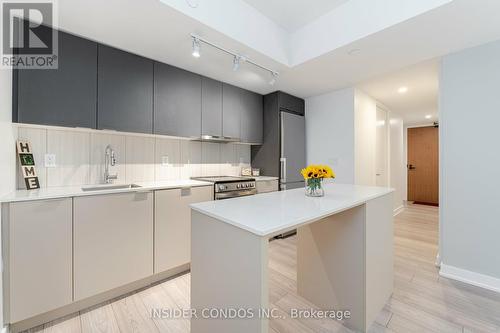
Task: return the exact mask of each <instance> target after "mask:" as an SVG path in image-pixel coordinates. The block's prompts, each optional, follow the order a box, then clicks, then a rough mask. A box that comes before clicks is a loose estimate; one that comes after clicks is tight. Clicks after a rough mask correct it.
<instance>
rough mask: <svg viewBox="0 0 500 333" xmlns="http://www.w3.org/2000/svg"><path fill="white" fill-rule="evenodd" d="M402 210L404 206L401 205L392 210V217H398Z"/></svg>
mask: <svg viewBox="0 0 500 333" xmlns="http://www.w3.org/2000/svg"><path fill="white" fill-rule="evenodd" d="M404 209H405V206H404V205H401V206H399V207H398V208H396V209H394V216H397V215H399V214H400V213H401V212H402V211H403V210H404Z"/></svg>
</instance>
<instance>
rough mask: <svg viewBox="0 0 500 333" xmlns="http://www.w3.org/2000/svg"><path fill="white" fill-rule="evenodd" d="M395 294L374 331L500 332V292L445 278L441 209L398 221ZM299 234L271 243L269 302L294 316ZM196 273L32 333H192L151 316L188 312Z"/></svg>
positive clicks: (317, 324)
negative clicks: (440, 261)
mask: <svg viewBox="0 0 500 333" xmlns="http://www.w3.org/2000/svg"><path fill="white" fill-rule="evenodd" d="M394 230H395V232H394V240H395V242H394V243H395V244H394V245H395V262H394V265H395V286H394V294H393V296H392V298H391V299H390V300H389V302H388V303H387V305H386V307H385V308H384V309H383V311H382V312H381V313H380V315H379V316H378V318H377V321H376V323H375V324H374V325H373V326H372V327H371V330H370V331H371V332H404V333H407V332H439V333H441V332H500V295H499V294H496V293H493V292H489V291H486V290H483V289H480V288H476V287H473V286H469V285H466V284H463V283H459V282H454V281H451V280H447V279H444V278H441V277H439V275H438V271H437V269H436V267H435V266H434V261H435V257H436V253H437V250H438V246H437V242H438V209H437V208H434V207H426V206H410V207H408V208H407V209H405V211H403V212H402V213H401V214H399V215H398V216H397V217H396V218H395V229H394ZM295 242H296V240H295V237H291V238H288V239H286V240H279V241H273V242H271V243H270V260H269V267H270V303H271V305H272V306H273V307H276V308H278V309H279V310H280V311H281V313H282V314H283V315H285V316H287V313H288V312H289V310H290V309H291V308H301V309H304V308H309V307H314V306H313V305H312V304H310V303H309V302H307V301H306V300H304V299H302V298H301V297H299V296H297V293H296V273H295V265H296V258H295ZM189 283H190V276H189V274H185V275H182V276H180V277H177V278H174V279H171V280H169V281H166V282H163V283H161V284H158V285H155V286H153V287H151V288H148V289H145V290H141V291H139V292H136V293H134V294H131V295H128V296H127V297H124V298H121V299H119V300H116V301H113V302H109V303H106V304H103V305H100V306H98V307H95V308H93V309H89V310H87V311H82V312H80V313H77V314H75V315H73V316H69V317H67V318H63V319H61V320H57V321H55V322H51V323H48V324H45V325H43V326H41V327H37V328H34V329H32V330H30V331H32V332H40V331H44V332H74V333H80V332H122V333H123V332H189V321H188V320H169V319H163V320H161V319H152V318H151V309H153V308H166V309H168V308H189V299H190V295H189ZM270 325H271V329H270V332H271V333H277V332H279V333H300V332H305V333H311V332H321V333H323V332H325V333H326V332H351V331H350V330H348V329H347V328H345V327H344V326H342V325H341V323H339V322H336V321H333V320H314V319H300V320H299V319H284V320H281V319H280V320H272V321H271V323H270Z"/></svg>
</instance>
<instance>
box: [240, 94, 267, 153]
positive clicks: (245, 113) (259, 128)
mask: <svg viewBox="0 0 500 333" xmlns="http://www.w3.org/2000/svg"><path fill="white" fill-rule="evenodd" d="M263 107H264V106H263V99H262V95H259V94H256V93H254V92H251V91H247V90H245V91H244V92H243V94H242V112H241V141H242V142H245V143H255V144H260V143H262V140H263V126H264V114H263Z"/></svg>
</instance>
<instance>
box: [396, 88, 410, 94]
mask: <svg viewBox="0 0 500 333" xmlns="http://www.w3.org/2000/svg"><path fill="white" fill-rule="evenodd" d="M407 92H408V87H400V88H399V89H398V93H400V94H406V93H407Z"/></svg>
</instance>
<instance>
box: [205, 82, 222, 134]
mask: <svg viewBox="0 0 500 333" xmlns="http://www.w3.org/2000/svg"><path fill="white" fill-rule="evenodd" d="M201 135H211V136H222V82H220V81H215V80H212V79H209V78H206V77H204V78H202V80H201Z"/></svg>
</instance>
